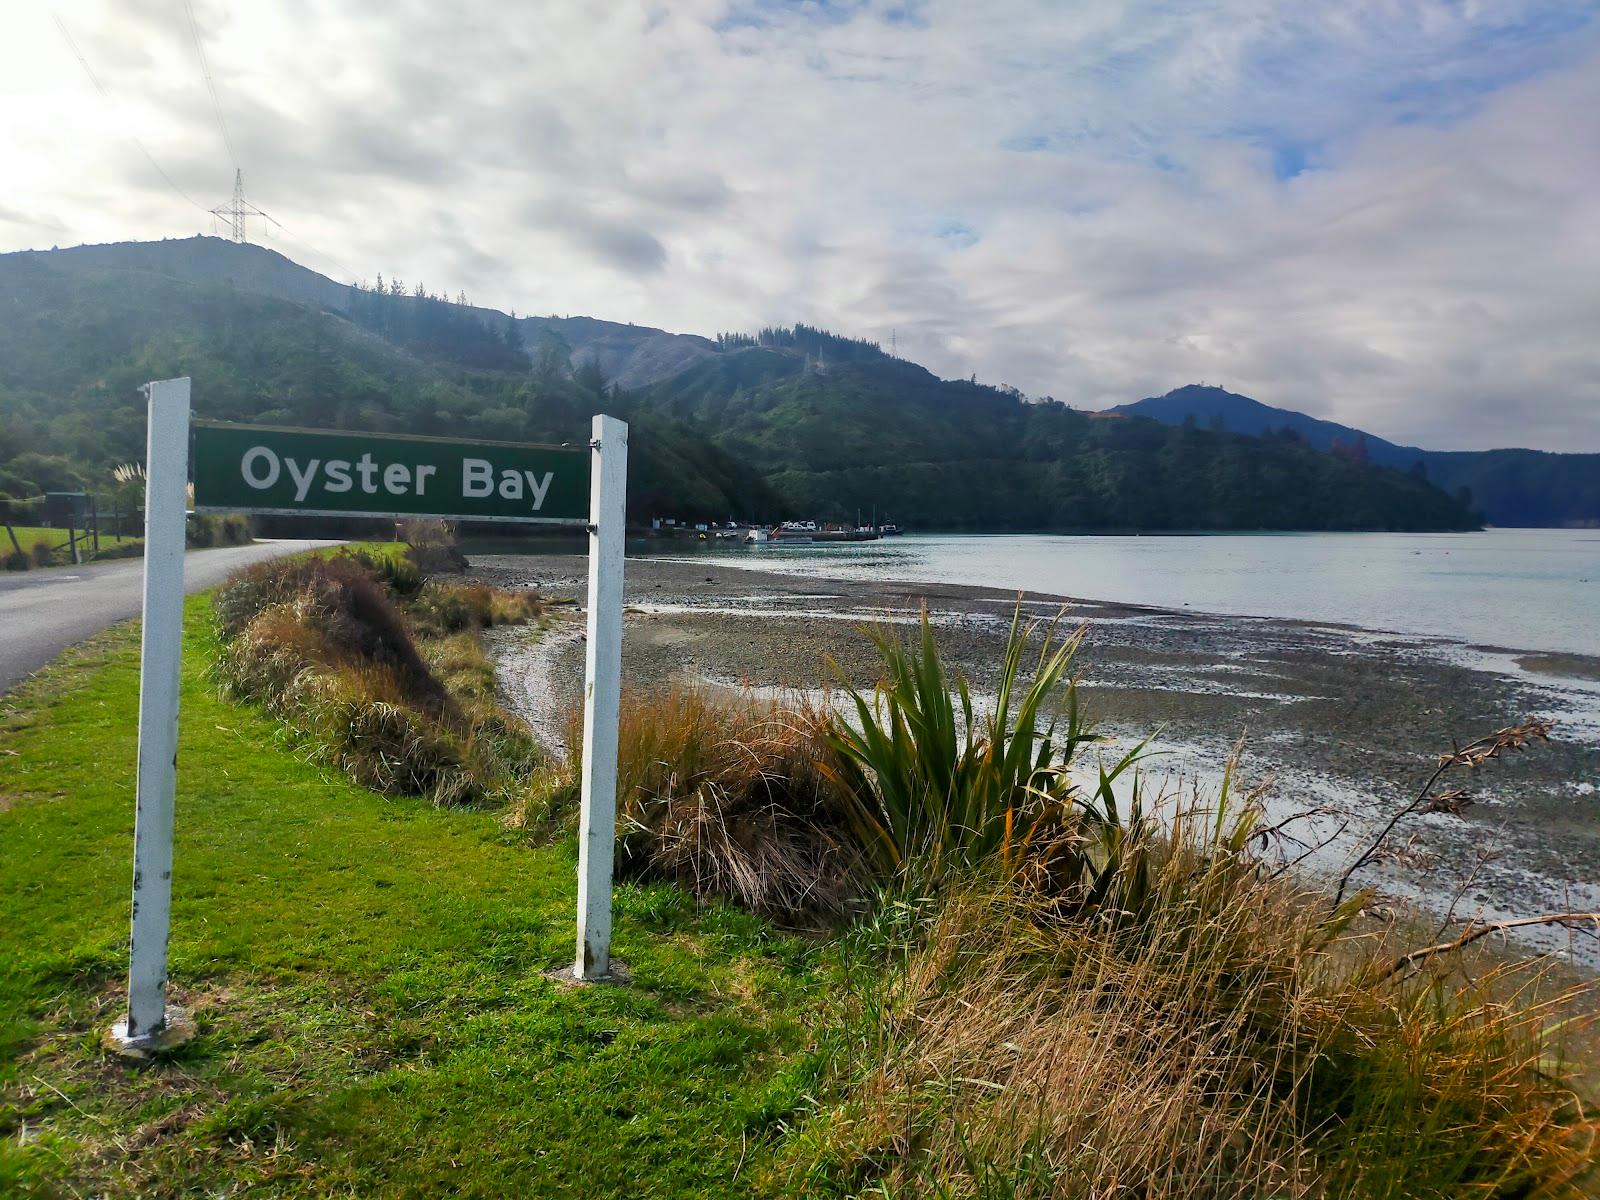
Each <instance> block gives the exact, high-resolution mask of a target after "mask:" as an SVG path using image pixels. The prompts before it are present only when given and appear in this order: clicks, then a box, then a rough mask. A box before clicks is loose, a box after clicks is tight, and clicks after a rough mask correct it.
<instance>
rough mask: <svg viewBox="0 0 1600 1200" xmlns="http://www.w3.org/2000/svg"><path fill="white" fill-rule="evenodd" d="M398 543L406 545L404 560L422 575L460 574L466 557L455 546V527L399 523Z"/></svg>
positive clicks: (444, 523)
mask: <svg viewBox="0 0 1600 1200" xmlns="http://www.w3.org/2000/svg"><path fill="white" fill-rule="evenodd" d="M399 535H400V540H401V541H403V542H405V543H406V557H407V558H409V559H410V560H411V561H412V562H413V563H415V564H416V567H417V569H418V570H419V571H421V572H422V574H424V575H440V574H446V573H455V572H460V571H464V570H466V568H467V557H466V555H464V554H462V553H461V548H460V546H459V545H458V543H457V542H456V530H455V526H454V525H452V524H451V523H450V522H448V521H439V520H434V519H432V518H428V519H419V520H415V521H402V522H401V523H400V527H399Z"/></svg>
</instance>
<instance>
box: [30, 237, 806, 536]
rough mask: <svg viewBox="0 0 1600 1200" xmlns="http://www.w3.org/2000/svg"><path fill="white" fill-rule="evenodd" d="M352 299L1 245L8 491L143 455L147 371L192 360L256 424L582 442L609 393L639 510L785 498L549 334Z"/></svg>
mask: <svg viewBox="0 0 1600 1200" xmlns="http://www.w3.org/2000/svg"><path fill="white" fill-rule="evenodd" d="M206 240H208V241H212V242H215V239H206ZM220 244H221V245H227V243H220ZM233 249H235V250H238V251H243V252H247V253H248V252H250V251H251V250H252V248H251V247H236V248H233ZM260 253H263V254H265V253H268V252H260ZM272 257H273V258H275V259H276V258H277V257H278V256H275V255H274V256H272ZM279 261H282V262H286V261H287V260H279ZM289 265H290V266H292V265H293V264H289ZM295 270H296V271H299V270H301V269H300V268H295ZM305 274H306V275H311V274H312V273H311V272H305ZM287 278H289V279H291V280H292V279H293V277H292V276H290V277H287ZM314 278H321V277H320V276H315V277H314ZM280 282H282V280H281V279H280ZM344 299H345V302H346V304H347V306H348V307H347V311H345V312H340V311H335V310H332V309H330V308H328V307H325V306H324V305H322V304H320V303H317V302H311V303H307V302H303V301H293V300H284V299H277V298H274V297H272V296H268V295H262V294H259V293H255V292H252V291H249V290H246V289H245V288H244V287H241V286H238V285H237V283H236V282H235V281H233V280H231V279H229V278H226V277H223V278H209V277H203V278H202V279H201V280H200V281H199V282H188V281H185V280H182V279H180V278H176V277H174V276H173V275H169V274H165V273H158V272H151V271H144V270H127V269H117V268H116V267H115V266H101V265H99V264H94V265H87V264H83V263H73V264H71V265H69V266H66V267H63V266H61V265H60V264H59V263H58V262H57V261H54V260H53V257H52V256H51V255H49V254H32V255H0V495H3V494H7V493H9V494H10V495H13V496H28V495H33V494H36V493H37V492H40V491H53V490H75V489H78V488H89V489H95V490H105V489H107V488H108V487H109V485H110V469H111V467H112V466H113V465H115V464H117V463H123V462H136V461H139V460H141V459H142V458H143V457H144V422H145V412H144V401H143V399H142V397H141V395H140V393H139V391H138V388H139V385H140V384H142V383H144V382H145V381H147V380H150V379H165V378H169V377H173V376H177V375H190V376H192V377H193V379H194V406H195V411H196V413H197V414H199V415H201V416H206V417H214V418H220V419H224V420H235V421H252V422H260V423H264V424H280V425H310V426H325V427H332V428H343V429H362V430H378V431H395V432H407V433H422V434H441V435H451V436H460V437H483V438H492V439H501V440H523V441H528V440H532V441H577V440H584V441H586V440H587V439H588V422H589V417H590V416H591V415H592V414H594V413H595V412H598V411H601V410H602V409H604V410H606V411H608V412H612V413H616V414H618V415H622V416H624V417H627V418H628V419H629V420H630V421H631V422H633V425H634V429H633V433H632V436H631V438H630V443H631V446H632V454H631V460H632V461H631V471H630V475H631V478H630V487H629V502H630V503H629V508H630V512H631V514H632V515H633V516H634V517H635V518H637V519H641V520H642V519H646V518H648V517H649V516H651V515H654V514H656V513H660V512H672V513H676V514H679V515H682V516H684V517H699V518H707V519H726V518H727V516H728V515H729V514H730V513H740V514H748V515H750V516H752V517H774V518H775V517H777V516H779V515H781V513H782V511H783V509H782V504H781V502H780V501H779V500H778V498H777V497H776V495H775V493H774V492H773V491H772V490H771V488H770V486H769V485H768V484H767V483H766V482H765V481H764V480H763V479H762V478H761V477H760V476H759V475H758V474H756V473H755V472H754V471H753V470H751V469H750V468H749V467H747V466H744V465H742V464H740V463H738V462H736V461H735V460H733V459H732V458H730V457H729V456H728V455H727V454H725V453H723V452H722V451H720V450H718V449H717V448H716V447H715V446H713V445H712V444H710V442H708V441H707V439H706V438H704V437H702V436H700V435H699V434H698V433H697V432H695V431H692V430H688V429H684V428H681V427H679V426H678V425H677V424H676V423H675V422H673V421H672V420H671V419H670V418H668V417H665V416H663V415H659V414H656V413H652V412H648V411H644V410H640V409H638V408H637V406H636V405H634V404H633V403H632V402H631V401H630V398H629V397H628V396H627V394H625V393H622V392H620V391H618V390H616V389H613V388H610V387H608V386H607V385H606V382H605V380H604V379H603V378H602V377H601V376H600V375H599V374H598V372H596V371H595V370H594V369H592V367H590V368H585V369H579V370H573V369H572V368H571V366H570V364H569V362H568V360H567V358H566V357H565V356H564V353H563V354H562V355H560V356H557V355H555V354H554V353H553V352H552V351H551V348H550V347H546V348H545V349H546V354H545V357H544V359H543V361H542V363H535V362H534V361H533V357H532V356H531V355H530V354H529V352H528V350H527V349H526V348H525V347H524V346H523V345H522V344H521V342H520V339H519V338H518V337H517V336H516V333H515V330H513V331H511V334H510V336H508V335H507V331H506V330H505V328H504V326H505V322H506V319H505V317H504V315H503V314H502V315H501V316H500V323H499V325H498V326H495V325H493V324H486V323H485V322H484V321H483V320H481V319H479V318H478V317H477V316H476V315H475V314H474V313H472V312H470V311H466V310H462V309H460V308H458V307H457V306H455V305H452V304H449V303H446V302H444V301H442V300H439V299H437V298H431V297H420V298H419V297H417V296H414V295H409V294H408V295H404V296H393V295H389V294H388V293H385V294H383V295H381V296H380V295H378V294H376V293H374V292H366V293H360V294H358V295H357V296H356V297H355V298H354V301H353V302H352V301H351V300H350V299H349V298H348V297H345V298H344ZM467 363H477V364H480V365H477V366H469V365H465V364H467ZM483 364H487V365H483Z"/></svg>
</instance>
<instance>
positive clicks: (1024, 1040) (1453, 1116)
mask: <svg viewBox="0 0 1600 1200" xmlns="http://www.w3.org/2000/svg"><path fill="white" fill-rule="evenodd" d="M1151 886H1152V888H1153V890H1154V898H1155V902H1154V903H1152V904H1150V905H1148V906H1147V907H1146V908H1145V911H1144V914H1143V915H1142V916H1141V917H1140V919H1139V920H1138V921H1136V922H1128V921H1124V920H1122V919H1121V915H1122V914H1119V913H1117V912H1096V913H1084V912H1082V911H1073V912H1071V913H1070V914H1069V913H1067V912H1066V910H1063V908H1062V906H1061V905H1060V903H1059V898H1058V897H1057V896H1055V895H1053V894H1051V893H1050V892H1048V891H1040V890H1039V889H1037V888H1035V887H1033V886H1031V885H1029V884H1028V883H1026V882H1025V881H1020V880H1018V879H1017V878H1016V877H1014V876H1007V877H1005V878H989V879H987V880H984V881H979V882H974V883H970V884H968V885H966V886H965V887H963V888H960V889H958V890H956V891H954V892H953V893H951V894H950V895H949V897H948V898H947V899H946V900H945V901H944V902H942V903H941V904H939V905H937V906H935V907H934V908H933V912H934V914H935V915H933V916H932V917H931V919H929V920H928V921H927V923H926V925H925V927H924V928H922V929H921V930H919V931H918V933H917V935H916V936H915V937H914V939H913V941H912V948H911V949H910V951H909V953H907V954H906V955H905V956H904V958H903V960H902V962H903V970H901V971H900V972H898V973H897V974H896V976H895V978H894V981H893V982H892V983H891V984H889V985H887V986H885V987H883V988H881V989H868V990H867V992H866V993H864V1001H863V1010H862V1012H861V1013H859V1014H858V1017H857V1020H858V1021H859V1026H858V1028H859V1030H860V1038H861V1041H860V1043H859V1044H858V1045H857V1046H856V1047H855V1049H854V1050H853V1052H852V1053H851V1054H850V1055H849V1056H847V1060H848V1061H850V1062H851V1063H852V1065H853V1066H854V1069H853V1070H851V1071H850V1072H849V1079H848V1083H847V1090H846V1091H845V1092H844V1100H843V1103H842V1104H841V1105H840V1106H839V1107H838V1108H837V1109H836V1110H835V1111H834V1112H832V1113H831V1114H829V1115H828V1116H826V1117H824V1118H822V1119H819V1120H818V1121H817V1122H815V1123H814V1125H813V1127H812V1128H810V1129H808V1130H807V1131H806V1132H805V1134H804V1135H803V1137H802V1139H801V1152H800V1153H799V1154H798V1159H799V1160H800V1161H801V1162H803V1163H804V1167H803V1169H802V1174H803V1175H804V1176H805V1179H806V1187H807V1188H808V1190H809V1189H811V1188H817V1189H819V1190H830V1191H836V1192H839V1193H850V1194H854V1193H855V1192H856V1191H857V1190H858V1189H859V1188H861V1187H862V1186H864V1185H868V1184H871V1185H873V1186H874V1187H875V1188H878V1189H880V1190H881V1192H882V1193H883V1194H885V1195H895V1196H899V1195H937V1196H991V1195H992V1196H999V1195H1005V1196H1038V1197H1080V1196H1081V1197H1090V1196H1094V1197H1099V1196H1106V1197H1110V1196H1144V1197H1162V1198H1163V1200H1166V1198H1179V1197H1241V1198H1242V1197H1283V1198H1290V1197H1306V1198H1312V1197H1332V1196H1363V1197H1366V1196H1374V1197H1376V1196H1385V1197H1388V1196H1393V1197H1402V1196H1405V1197H1409V1196H1438V1197H1446V1196H1448V1197H1455V1196H1485V1197H1488V1196H1499V1197H1512V1196H1518V1197H1520V1196H1536V1195H1537V1196H1571V1197H1578V1196H1583V1195H1587V1194H1590V1193H1589V1192H1588V1190H1587V1188H1588V1186H1589V1185H1592V1184H1593V1183H1594V1178H1593V1175H1592V1164H1593V1162H1594V1151H1595V1147H1596V1144H1597V1138H1600V1120H1597V1118H1596V1115H1595V1114H1594V1113H1592V1112H1588V1111H1586V1110H1585V1108H1584V1105H1583V1102H1582V1101H1581V1099H1580V1098H1579V1097H1578V1096H1577V1095H1576V1094H1575V1093H1574V1092H1573V1091H1572V1090H1571V1088H1570V1087H1568V1086H1567V1085H1566V1084H1565V1083H1563V1082H1562V1078H1563V1073H1562V1072H1561V1071H1560V1070H1559V1069H1555V1058H1556V1052H1557V1050H1558V1048H1559V1043H1560V1040H1561V1035H1560V1033H1559V1032H1558V1030H1559V1024H1558V1022H1557V1021H1556V1020H1555V1017H1556V1016H1558V1015H1560V1014H1566V1013H1570V1012H1572V1011H1574V1009H1579V1010H1581V1009H1585V1008H1587V1009H1589V1010H1592V1008H1593V992H1592V991H1587V992H1572V991H1560V990H1552V989H1550V988H1549V987H1547V986H1546V981H1545V980H1543V978H1542V977H1541V974H1540V973H1539V972H1538V971H1531V972H1530V971H1526V970H1524V971H1522V972H1520V973H1518V972H1515V971H1513V970H1511V969H1510V968H1501V969H1500V970H1499V971H1497V972H1494V973H1492V974H1490V975H1484V976H1480V977H1479V978H1477V979H1476V980H1470V979H1464V978H1462V977H1460V976H1456V977H1453V978H1452V977H1446V976H1445V975H1443V974H1442V973H1436V974H1434V975H1432V976H1429V977H1427V978H1421V979H1412V980H1409V981H1399V980H1394V979H1389V980H1379V979H1377V970H1376V964H1378V963H1379V962H1380V961H1384V960H1385V959H1386V955H1387V954H1388V953H1389V951H1388V950H1387V949H1386V948H1385V947H1384V946H1383V945H1382V944H1381V942H1380V941H1379V940H1378V939H1376V938H1374V937H1372V936H1367V935H1357V934H1353V933H1350V932H1348V931H1347V930H1346V929H1345V928H1344V927H1343V923H1342V922H1341V921H1340V920H1337V919H1330V917H1329V909H1328V904H1327V900H1326V897H1325V895H1323V894H1322V893H1320V892H1317V891H1313V890H1310V889H1307V888H1304V887H1302V886H1299V885H1296V884H1294V883H1292V882H1290V881H1288V880H1287V878H1285V877H1277V878H1273V877H1269V875H1268V874H1267V873H1266V872H1264V871H1262V870H1260V869H1259V866H1258V864H1257V863H1255V862H1254V861H1252V860H1251V859H1250V857H1249V856H1248V855H1246V854H1241V853H1236V852H1227V853H1224V854H1220V855H1219V854H1215V853H1212V852H1211V851H1210V850H1208V849H1207V848H1205V847H1203V846H1197V845H1196V844H1194V842H1193V841H1192V840H1188V835H1187V834H1185V833H1184V832H1183V831H1182V830H1181V829H1180V831H1179V832H1178V833H1177V834H1176V835H1175V837H1174V838H1173V839H1172V840H1169V841H1166V842H1165V843H1164V849H1163V851H1162V853H1161V854H1160V855H1159V856H1158V860H1157V862H1156V863H1155V864H1154V870H1153V876H1152V879H1151ZM1567 1032H1571V1031H1570V1030H1568V1031H1567ZM854 1064H861V1065H858V1066H856V1065H854ZM1585 1181H1587V1183H1586V1182H1585Z"/></svg>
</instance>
